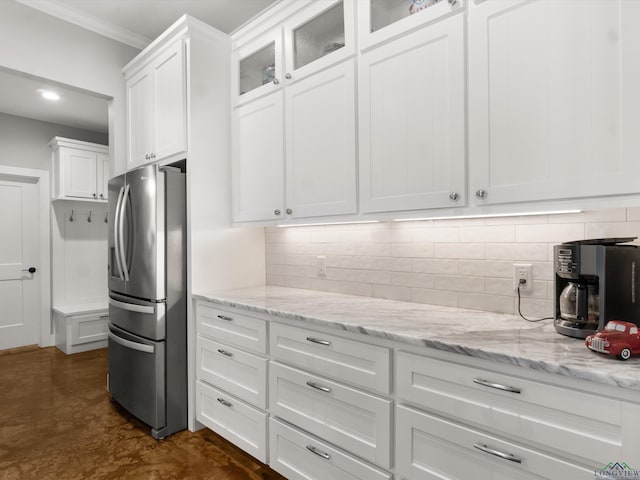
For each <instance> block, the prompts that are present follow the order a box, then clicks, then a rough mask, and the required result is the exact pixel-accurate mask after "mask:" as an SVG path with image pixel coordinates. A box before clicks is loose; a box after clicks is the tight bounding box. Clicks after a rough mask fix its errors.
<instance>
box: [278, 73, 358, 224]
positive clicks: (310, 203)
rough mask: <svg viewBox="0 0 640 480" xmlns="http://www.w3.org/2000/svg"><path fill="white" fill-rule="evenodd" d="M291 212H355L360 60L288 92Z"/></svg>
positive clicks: (295, 214)
mask: <svg viewBox="0 0 640 480" xmlns="http://www.w3.org/2000/svg"><path fill="white" fill-rule="evenodd" d="M285 92H286V96H285V105H286V115H285V117H286V123H285V125H286V132H285V137H286V144H287V208H288V209H289V210H290V211H289V210H287V212H286V213H287V214H288V215H290V216H292V217H315V216H321V215H337V214H345V213H355V212H356V209H357V205H356V99H355V60H350V61H347V62H345V63H342V64H340V65H337V66H335V67H332V68H329V69H327V70H325V71H322V72H320V73H317V74H315V75H313V76H311V77H309V78H306V79H304V80H302V81H300V82H297V83H295V84H293V85H291V86H288V87H287V88H286V90H285Z"/></svg>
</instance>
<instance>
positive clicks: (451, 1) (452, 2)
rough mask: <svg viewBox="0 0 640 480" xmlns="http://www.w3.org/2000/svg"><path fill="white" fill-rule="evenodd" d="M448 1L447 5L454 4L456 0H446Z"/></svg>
mask: <svg viewBox="0 0 640 480" xmlns="http://www.w3.org/2000/svg"><path fill="white" fill-rule="evenodd" d="M447 1H448V2H449V5H455V4H456V3H457V2H458V0H447Z"/></svg>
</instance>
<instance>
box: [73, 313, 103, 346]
mask: <svg viewBox="0 0 640 480" xmlns="http://www.w3.org/2000/svg"><path fill="white" fill-rule="evenodd" d="M70 321H71V344H72V345H79V344H82V343H91V342H100V341H104V340H106V339H107V323H108V322H109V315H108V314H107V313H102V314H95V315H78V316H73V317H71V318H70Z"/></svg>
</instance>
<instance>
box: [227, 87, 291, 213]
mask: <svg viewBox="0 0 640 480" xmlns="http://www.w3.org/2000/svg"><path fill="white" fill-rule="evenodd" d="M282 119H283V93H282V91H280V92H276V93H274V94H272V95H268V96H266V97H263V98H260V99H258V100H256V101H254V102H251V103H248V104H247V105H242V106H240V107H238V108H236V109H235V110H234V111H233V112H232V125H231V129H232V131H233V136H232V142H233V143H232V146H231V148H232V152H233V162H232V180H233V188H232V190H233V219H234V221H236V222H249V221H256V220H273V219H279V218H283V217H284V206H283V202H284V195H283V192H284V125H283V122H282Z"/></svg>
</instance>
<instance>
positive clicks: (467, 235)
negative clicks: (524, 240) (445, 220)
mask: <svg viewBox="0 0 640 480" xmlns="http://www.w3.org/2000/svg"><path fill="white" fill-rule="evenodd" d="M515 240H516V227H515V225H498V226H490V227H489V226H482V227H461V228H460V241H461V242H475V243H477V242H484V243H506V242H515Z"/></svg>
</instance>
